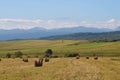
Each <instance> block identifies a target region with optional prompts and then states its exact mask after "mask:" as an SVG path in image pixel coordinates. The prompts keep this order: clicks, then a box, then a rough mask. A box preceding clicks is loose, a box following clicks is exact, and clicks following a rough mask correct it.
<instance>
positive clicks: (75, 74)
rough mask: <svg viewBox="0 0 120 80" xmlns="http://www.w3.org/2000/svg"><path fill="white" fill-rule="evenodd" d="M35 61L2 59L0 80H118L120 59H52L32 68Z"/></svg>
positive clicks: (32, 59)
mask: <svg viewBox="0 0 120 80" xmlns="http://www.w3.org/2000/svg"><path fill="white" fill-rule="evenodd" d="M35 60H37V59H36V58H29V62H28V63H25V62H23V61H22V59H19V58H16V59H2V61H1V62H0V80H120V76H119V74H120V57H103V58H102V57H101V58H99V59H98V60H94V58H93V57H90V59H86V58H85V57H82V58H80V59H75V58H52V59H50V62H44V63H43V66H42V67H34V61H35Z"/></svg>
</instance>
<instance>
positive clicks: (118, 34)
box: [40, 31, 120, 41]
mask: <svg viewBox="0 0 120 80" xmlns="http://www.w3.org/2000/svg"><path fill="white" fill-rule="evenodd" d="M40 39H47V40H61V39H63V40H64V39H66V40H67V39H70V40H92V41H100V40H104V41H112V40H120V31H114V32H101V33H93V32H86V33H73V34H68V35H60V36H50V37H44V38H40Z"/></svg>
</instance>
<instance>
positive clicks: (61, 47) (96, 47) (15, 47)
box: [0, 40, 120, 56]
mask: <svg viewBox="0 0 120 80" xmlns="http://www.w3.org/2000/svg"><path fill="white" fill-rule="evenodd" d="M119 48H120V41H117V42H89V41H85V40H18V41H6V42H0V55H1V56H5V55H6V54H7V53H8V52H9V53H11V54H14V53H15V52H16V51H21V52H23V54H28V55H32V56H35V55H44V52H45V51H46V50H47V49H52V50H53V55H57V56H64V55H65V54H69V53H79V54H80V55H81V56H82V55H83V56H87V55H89V56H90V55H93V54H98V55H100V56H120V49H119Z"/></svg>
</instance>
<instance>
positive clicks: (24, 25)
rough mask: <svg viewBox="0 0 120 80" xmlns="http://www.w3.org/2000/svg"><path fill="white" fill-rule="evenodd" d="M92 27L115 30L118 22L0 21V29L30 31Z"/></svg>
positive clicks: (113, 20)
mask: <svg viewBox="0 0 120 80" xmlns="http://www.w3.org/2000/svg"><path fill="white" fill-rule="evenodd" d="M78 26H84V27H94V28H108V29H116V28H117V27H119V26H120V21H117V20H115V19H110V20H108V21H102V22H100V21H97V22H94V23H93V22H88V21H81V22H73V21H59V20H58V21H57V20H52V19H51V20H47V21H45V20H41V19H37V20H26V19H0V29H31V28H35V27H40V28H45V29H57V28H71V27H78Z"/></svg>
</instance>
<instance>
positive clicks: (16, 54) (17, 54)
mask: <svg viewBox="0 0 120 80" xmlns="http://www.w3.org/2000/svg"><path fill="white" fill-rule="evenodd" d="M22 56H23V53H22V52H21V51H18V52H15V57H22Z"/></svg>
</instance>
